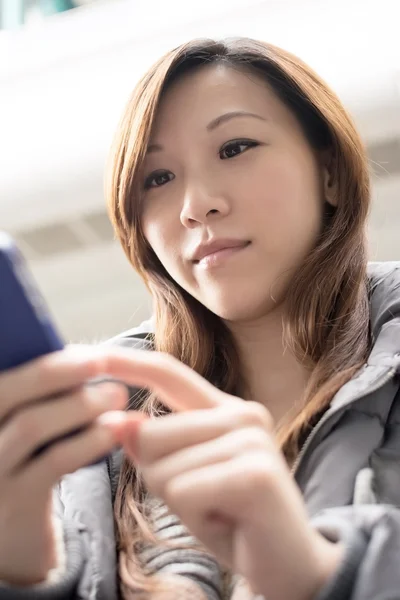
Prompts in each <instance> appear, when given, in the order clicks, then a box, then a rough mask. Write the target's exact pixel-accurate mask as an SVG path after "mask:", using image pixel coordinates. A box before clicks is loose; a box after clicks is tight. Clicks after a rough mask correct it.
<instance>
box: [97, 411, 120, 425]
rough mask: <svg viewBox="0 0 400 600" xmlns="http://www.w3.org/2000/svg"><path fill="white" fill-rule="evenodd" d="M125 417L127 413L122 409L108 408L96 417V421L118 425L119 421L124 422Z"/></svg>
mask: <svg viewBox="0 0 400 600" xmlns="http://www.w3.org/2000/svg"><path fill="white" fill-rule="evenodd" d="M126 419H127V414H126V412H124V411H122V410H109V411H108V412H105V413H103V414H102V415H100V416H99V417H97V421H98V422H99V423H100V425H106V426H108V425H110V426H113V425H120V424H121V423H125V421H126Z"/></svg>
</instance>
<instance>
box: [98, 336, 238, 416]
mask: <svg viewBox="0 0 400 600" xmlns="http://www.w3.org/2000/svg"><path fill="white" fill-rule="evenodd" d="M105 368H106V372H107V373H108V374H110V375H111V376H113V377H116V378H117V379H120V380H122V381H124V382H125V383H127V384H129V385H132V386H139V387H144V388H148V389H150V390H151V391H153V392H155V393H156V394H157V396H159V397H160V399H161V400H162V401H163V402H164V403H165V404H166V405H167V406H169V407H170V408H171V409H173V410H178V411H184V410H196V409H202V408H213V407H217V406H221V405H222V404H224V403H225V402H227V400H228V398H227V394H225V392H222V391H221V390H218V389H217V388H216V387H214V386H213V385H212V384H211V383H209V382H208V381H207V380H206V379H204V378H203V377H202V376H201V375H199V374H198V373H196V372H195V371H193V369H191V368H190V367H188V366H187V365H184V364H183V363H182V362H180V361H179V360H177V359H176V358H173V357H172V356H170V355H168V354H164V353H161V352H149V351H146V350H134V349H128V348H112V349H109V350H107V351H106V355H105Z"/></svg>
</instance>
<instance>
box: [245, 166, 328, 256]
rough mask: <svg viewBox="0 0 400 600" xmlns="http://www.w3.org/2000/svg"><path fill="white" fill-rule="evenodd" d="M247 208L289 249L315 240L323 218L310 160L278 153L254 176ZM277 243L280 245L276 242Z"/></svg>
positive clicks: (267, 230)
mask: <svg viewBox="0 0 400 600" xmlns="http://www.w3.org/2000/svg"><path fill="white" fill-rule="evenodd" d="M253 186H254V188H253V192H254V193H252V194H248V199H249V210H251V212H252V213H253V214H254V215H256V216H257V219H258V223H259V225H260V227H263V228H265V231H266V232H268V234H269V235H270V236H272V239H274V238H275V239H276V240H277V242H279V240H280V241H281V242H282V243H283V244H284V245H285V246H287V247H288V248H290V245H292V244H293V243H294V245H295V246H297V244H296V240H297V241H298V242H299V243H300V244H303V243H304V242H306V241H307V240H310V241H311V239H312V240H313V241H315V237H316V235H317V234H318V231H319V228H320V223H321V219H322V199H321V194H320V183H319V178H318V173H317V172H316V169H315V168H314V165H313V163H307V162H306V161H298V160H294V159H293V158H292V157H291V156H278V157H276V159H274V160H271V161H269V162H268V163H266V164H265V165H264V168H263V171H262V173H260V174H259V175H258V176H257V177H255V178H254V179H253ZM278 245H279V246H280V245H281V244H278Z"/></svg>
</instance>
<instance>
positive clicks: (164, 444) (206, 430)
mask: <svg viewBox="0 0 400 600" xmlns="http://www.w3.org/2000/svg"><path fill="white" fill-rule="evenodd" d="M131 418H132V419H133V418H134V416H133V414H131ZM243 427H259V428H260V429H263V430H265V431H267V432H269V431H272V425H271V419H270V416H269V412H268V411H267V410H266V409H265V408H264V407H263V406H262V405H261V404H257V403H255V402H246V401H244V400H242V401H235V402H230V403H229V405H227V404H226V405H223V406H220V407H218V408H212V409H205V410H197V411H190V412H185V413H177V414H172V415H167V416H165V417H161V418H158V419H149V420H148V421H146V422H145V423H142V425H141V426H140V429H139V430H138V428H137V425H136V422H135V423H133V424H132V430H130V429H129V419H128V421H127V431H126V435H125V436H124V445H125V447H126V450H127V451H128V452H129V451H131V452H132V453H133V455H134V456H135V457H136V459H138V460H139V461H140V463H141V464H143V465H147V464H151V463H153V462H155V461H157V460H159V459H160V458H162V457H164V456H168V455H170V454H172V453H174V452H177V451H179V450H181V449H183V448H186V447H189V446H194V445H198V444H202V443H204V442H207V441H208V440H212V439H215V438H218V437H220V436H222V435H224V434H226V433H227V432H229V431H232V430H235V429H239V428H243Z"/></svg>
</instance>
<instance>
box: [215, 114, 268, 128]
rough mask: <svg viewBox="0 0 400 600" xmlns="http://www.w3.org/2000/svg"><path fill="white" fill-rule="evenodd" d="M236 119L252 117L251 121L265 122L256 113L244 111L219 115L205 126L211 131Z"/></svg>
mask: <svg viewBox="0 0 400 600" xmlns="http://www.w3.org/2000/svg"><path fill="white" fill-rule="evenodd" d="M238 117H252V118H253V119H258V120H259V121H266V120H267V119H265V118H264V117H261V116H260V115H257V114H256V113H252V112H248V111H246V110H233V111H231V112H227V113H224V114H223V115H220V116H219V117H216V118H215V119H213V120H212V121H210V123H209V124H208V125H207V130H208V131H212V130H213V129H216V127H219V126H220V125H222V123H226V122H227V121H230V120H231V119H236V118H238Z"/></svg>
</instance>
